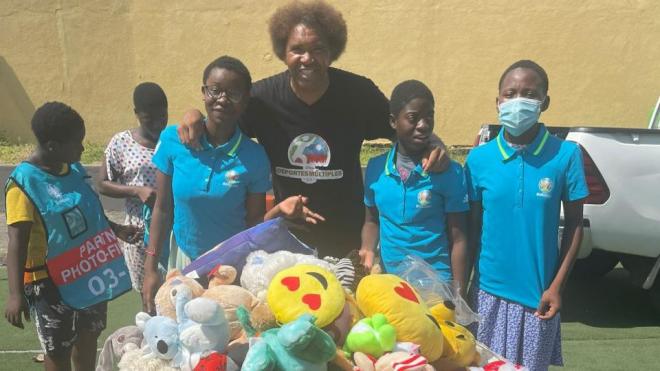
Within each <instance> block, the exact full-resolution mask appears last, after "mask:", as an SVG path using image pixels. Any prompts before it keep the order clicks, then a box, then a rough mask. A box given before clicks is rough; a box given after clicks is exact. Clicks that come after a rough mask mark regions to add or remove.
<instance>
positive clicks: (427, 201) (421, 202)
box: [417, 189, 431, 209]
mask: <svg viewBox="0 0 660 371" xmlns="http://www.w3.org/2000/svg"><path fill="white" fill-rule="evenodd" d="M427 207H431V191H429V190H428V189H425V190H423V191H419V193H418V194H417V208H418V209H425V208H427Z"/></svg>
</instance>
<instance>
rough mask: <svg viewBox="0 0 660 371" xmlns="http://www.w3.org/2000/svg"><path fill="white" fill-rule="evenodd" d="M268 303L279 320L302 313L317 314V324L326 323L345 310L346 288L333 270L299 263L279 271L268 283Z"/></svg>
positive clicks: (287, 319)
mask: <svg viewBox="0 0 660 371" xmlns="http://www.w3.org/2000/svg"><path fill="white" fill-rule="evenodd" d="M267 300H268V306H269V307H270V309H271V310H272V312H273V314H274V315H275V319H276V320H277V322H279V323H280V324H285V323H289V322H291V321H293V320H295V319H296V318H298V317H300V316H301V315H302V314H305V313H309V314H311V315H313V316H315V317H316V326H318V327H325V326H326V325H328V324H330V323H331V322H332V321H334V320H335V319H336V318H337V317H339V315H340V314H341V313H342V310H343V309H344V304H345V300H346V298H345V294H344V289H343V288H342V286H341V284H340V283H339V281H338V280H337V277H336V276H335V275H334V274H333V273H332V272H330V271H328V270H325V269H323V268H320V267H317V266H314V265H305V264H300V265H296V266H293V267H291V268H287V269H284V270H282V271H280V272H279V273H277V274H276V275H275V277H273V280H272V281H271V282H270V285H269V286H268V294H267Z"/></svg>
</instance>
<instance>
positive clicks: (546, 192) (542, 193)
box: [536, 178, 553, 198]
mask: <svg viewBox="0 0 660 371" xmlns="http://www.w3.org/2000/svg"><path fill="white" fill-rule="evenodd" d="M552 187H553V185H552V180H550V178H543V179H541V180H539V192H538V193H537V194H536V195H537V196H539V197H545V198H550V197H551V195H550V192H552Z"/></svg>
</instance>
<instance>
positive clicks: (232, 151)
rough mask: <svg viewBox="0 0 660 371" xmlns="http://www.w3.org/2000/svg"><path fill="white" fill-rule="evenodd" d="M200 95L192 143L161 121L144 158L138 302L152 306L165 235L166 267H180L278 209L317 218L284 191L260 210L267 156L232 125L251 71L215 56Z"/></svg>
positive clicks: (266, 186)
mask: <svg viewBox="0 0 660 371" xmlns="http://www.w3.org/2000/svg"><path fill="white" fill-rule="evenodd" d="M202 83H203V86H202V88H201V90H202V97H203V101H204V105H205V106H206V112H207V114H208V120H207V123H206V125H205V135H204V136H203V137H202V138H201V145H202V148H201V149H200V150H196V149H192V148H189V147H187V146H185V145H183V144H182V143H181V142H180V141H179V139H178V137H177V134H176V127H175V126H170V127H167V128H165V130H163V132H162V133H161V135H160V140H159V142H158V144H157V145H156V149H155V151H154V155H153V158H152V161H153V163H154V165H155V166H156V168H157V172H156V189H157V196H156V203H155V205H154V210H153V213H152V220H151V226H150V231H149V232H150V233H149V237H150V238H149V243H148V246H147V249H146V251H145V253H146V254H147V257H146V259H145V263H144V264H145V268H144V269H145V274H144V283H143V290H142V296H143V304H144V307H145V310H147V311H148V312H151V313H153V309H154V302H153V300H154V296H155V294H156V291H157V289H158V287H159V286H160V275H159V274H158V269H157V268H158V260H159V256H160V253H161V250H162V246H163V244H164V243H165V242H166V240H167V238H168V235H169V234H168V232H169V230H170V228H169V227H170V223H171V225H172V231H173V235H174V241H173V242H172V243H171V244H170V259H169V268H178V269H182V268H184V267H185V266H187V265H188V264H189V263H190V262H191V261H192V260H194V259H196V258H197V257H199V256H201V255H202V254H204V253H205V252H206V251H208V250H210V249H211V248H213V247H214V246H215V245H217V244H218V243H220V242H222V241H224V240H226V239H227V238H229V237H231V236H233V235H235V234H236V233H238V232H241V231H243V230H245V229H246V228H248V227H251V226H253V225H255V224H257V223H259V222H261V221H263V220H264V217H265V218H271V217H274V216H275V215H277V214H282V215H284V216H287V217H289V218H303V219H306V220H307V221H308V222H311V223H315V222H316V220H323V218H322V217H320V216H319V215H317V214H315V213H313V212H311V211H310V210H309V209H307V208H306V207H305V206H304V203H305V199H304V198H303V197H300V196H292V197H290V198H288V199H286V200H284V201H282V202H281V203H280V204H279V205H277V206H275V208H274V209H273V210H271V211H270V212H269V213H268V214H267V215H264V214H265V212H266V198H265V195H266V192H267V191H268V190H269V189H270V188H271V182H270V163H269V161H268V157H267V156H266V152H265V151H264V149H263V147H262V146H261V145H259V144H257V143H256V142H253V141H252V140H250V138H249V137H247V136H245V135H244V134H243V133H242V132H241V130H240V128H238V125H237V123H238V118H239V117H240V115H241V113H242V112H243V111H244V110H245V107H246V106H247V104H248V101H249V99H250V87H251V85H252V78H251V76H250V72H249V71H248V69H247V67H245V65H244V64H243V63H242V62H241V61H239V60H238V59H235V58H232V57H228V56H223V57H220V58H218V59H216V60H214V61H213V62H211V63H210V64H209V65H208V66H207V67H206V69H205V70H204V74H203V78H202Z"/></svg>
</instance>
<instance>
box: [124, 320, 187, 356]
mask: <svg viewBox="0 0 660 371" xmlns="http://www.w3.org/2000/svg"><path fill="white" fill-rule="evenodd" d="M135 324H136V325H137V327H138V328H139V329H140V330H142V334H143V336H144V341H145V345H144V346H143V348H142V350H143V352H142V353H143V358H145V359H149V358H159V359H164V360H171V359H173V358H174V357H175V356H176V355H177V354H178V353H179V351H180V349H181V344H180V342H179V324H178V323H177V322H176V321H175V320H173V319H172V318H170V317H166V316H153V317H152V316H151V315H149V314H148V313H145V312H139V313H138V314H136V315H135Z"/></svg>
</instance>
